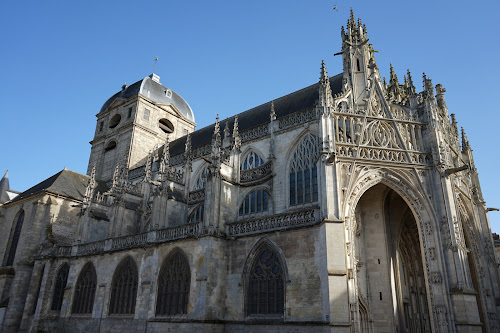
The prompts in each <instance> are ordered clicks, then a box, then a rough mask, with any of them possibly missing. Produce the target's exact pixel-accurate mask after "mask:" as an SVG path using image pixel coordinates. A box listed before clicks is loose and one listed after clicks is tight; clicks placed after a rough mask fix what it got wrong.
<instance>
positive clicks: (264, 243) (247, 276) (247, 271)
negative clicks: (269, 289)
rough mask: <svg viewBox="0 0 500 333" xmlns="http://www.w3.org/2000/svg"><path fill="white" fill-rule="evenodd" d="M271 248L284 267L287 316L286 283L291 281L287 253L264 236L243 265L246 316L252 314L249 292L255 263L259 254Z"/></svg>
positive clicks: (283, 300)
mask: <svg viewBox="0 0 500 333" xmlns="http://www.w3.org/2000/svg"><path fill="white" fill-rule="evenodd" d="M266 249H269V250H270V251H272V252H273V253H274V254H275V255H276V257H277V259H278V261H279V264H280V266H281V269H282V274H283V276H282V278H283V299H282V306H283V314H282V316H283V318H285V315H286V312H285V308H286V284H287V283H289V282H290V280H289V275H288V268H287V264H286V259H285V255H284V254H283V251H282V250H281V248H280V247H279V246H278V245H277V244H276V243H275V242H274V241H273V240H272V239H270V238H269V237H264V238H261V239H259V240H258V241H257V242H256V243H255V244H254V246H253V247H252V249H251V250H250V252H249V254H248V256H247V259H246V261H245V265H244V267H243V273H242V281H243V294H244V297H243V313H244V314H245V316H249V315H250V312H251V311H250V308H249V303H250V299H249V294H250V285H251V274H252V269H253V266H254V265H255V263H256V261H257V259H258V256H259V255H260V254H261V253H262V252H263V250H266Z"/></svg>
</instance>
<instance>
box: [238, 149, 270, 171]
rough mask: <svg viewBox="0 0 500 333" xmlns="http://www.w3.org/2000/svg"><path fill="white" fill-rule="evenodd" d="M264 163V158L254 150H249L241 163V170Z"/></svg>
mask: <svg viewBox="0 0 500 333" xmlns="http://www.w3.org/2000/svg"><path fill="white" fill-rule="evenodd" d="M262 164H264V160H263V159H262V158H261V157H260V156H259V155H258V154H257V153H256V152H254V151H251V152H249V153H248V154H247V155H246V156H245V158H244V159H243V161H242V162H241V164H240V170H250V169H253V168H257V167H259V166H261V165H262Z"/></svg>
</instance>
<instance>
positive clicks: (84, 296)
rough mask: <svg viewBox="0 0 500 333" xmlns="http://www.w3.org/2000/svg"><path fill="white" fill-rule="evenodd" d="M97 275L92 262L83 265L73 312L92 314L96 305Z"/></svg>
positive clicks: (76, 289) (77, 284)
mask: <svg viewBox="0 0 500 333" xmlns="http://www.w3.org/2000/svg"><path fill="white" fill-rule="evenodd" d="M96 286H97V275H96V273H95V268H94V265H92V263H87V264H86V265H85V267H83V269H82V272H81V273H80V276H79V277H78V281H77V282H76V287H75V297H74V299H73V309H72V312H73V313H75V314H91V313H92V308H93V307H94V297H95V290H96Z"/></svg>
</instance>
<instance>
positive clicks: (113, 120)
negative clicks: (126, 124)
mask: <svg viewBox="0 0 500 333" xmlns="http://www.w3.org/2000/svg"><path fill="white" fill-rule="evenodd" d="M120 120H122V116H120V115H119V114H115V115H114V116H113V118H111V120H110V121H109V128H115V127H116V126H118V124H119V123H120Z"/></svg>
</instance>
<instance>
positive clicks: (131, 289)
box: [109, 257, 139, 314]
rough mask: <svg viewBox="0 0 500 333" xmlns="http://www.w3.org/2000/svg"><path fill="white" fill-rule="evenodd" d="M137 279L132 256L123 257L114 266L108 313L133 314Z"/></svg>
mask: <svg viewBox="0 0 500 333" xmlns="http://www.w3.org/2000/svg"><path fill="white" fill-rule="evenodd" d="M138 281H139V277H138V273H137V266H136V265H135V262H134V260H133V259H132V258H130V257H127V258H125V259H124V260H123V261H122V262H121V263H120V265H118V267H117V268H116V271H115V275H114V276H113V284H112V286H111V301H110V302H109V313H110V314H133V313H134V312H135V300H136V298H137V284H138Z"/></svg>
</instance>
